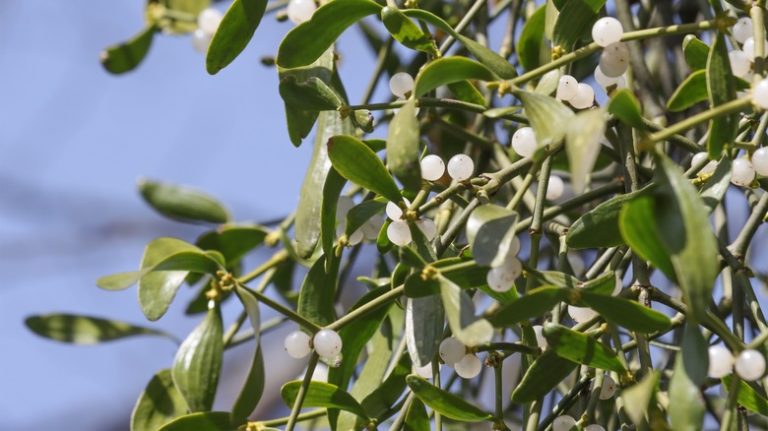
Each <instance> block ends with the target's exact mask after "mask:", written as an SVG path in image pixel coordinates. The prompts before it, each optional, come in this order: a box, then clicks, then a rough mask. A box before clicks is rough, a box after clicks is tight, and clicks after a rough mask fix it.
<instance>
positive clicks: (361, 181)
mask: <svg viewBox="0 0 768 431" xmlns="http://www.w3.org/2000/svg"><path fill="white" fill-rule="evenodd" d="M334 1H339V0H334ZM342 1H346V0H342ZM329 4H330V3H329ZM328 156H329V157H330V159H331V163H332V164H333V167H334V168H335V169H336V170H337V171H338V172H339V174H341V176H342V177H344V178H346V179H348V180H350V181H352V182H353V183H355V184H357V185H360V186H362V187H365V188H366V189H368V190H370V191H372V192H374V193H377V194H380V195H382V196H384V197H385V198H387V199H388V200H390V201H392V202H400V201H401V200H402V199H401V198H400V190H399V189H398V188H397V185H396V184H395V180H394V179H392V176H390V175H389V172H387V168H385V167H384V163H383V162H382V161H381V159H379V157H378V156H377V155H376V153H374V152H373V151H372V150H371V149H370V148H368V146H367V145H365V144H364V143H363V142H361V141H360V140H358V139H356V138H354V137H352V136H345V135H342V136H334V137H333V138H331V139H329V140H328Z"/></svg>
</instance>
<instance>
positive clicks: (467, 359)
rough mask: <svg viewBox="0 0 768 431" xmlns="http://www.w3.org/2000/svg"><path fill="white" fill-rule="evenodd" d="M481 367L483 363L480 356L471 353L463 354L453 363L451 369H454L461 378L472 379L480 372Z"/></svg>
mask: <svg viewBox="0 0 768 431" xmlns="http://www.w3.org/2000/svg"><path fill="white" fill-rule="evenodd" d="M482 368H483V363H482V361H480V358H478V357H477V356H475V355H473V354H471V353H470V354H467V355H464V357H463V358H461V360H459V361H458V362H456V363H455V364H453V369H454V370H456V374H458V375H459V377H461V378H462V379H473V378H475V377H477V375H478V374H480V370H481V369H482Z"/></svg>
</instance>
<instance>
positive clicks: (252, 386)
mask: <svg viewBox="0 0 768 431" xmlns="http://www.w3.org/2000/svg"><path fill="white" fill-rule="evenodd" d="M235 293H237V297H238V298H239V299H240V302H241V303H242V304H243V308H244V309H245V311H246V313H247V314H248V320H250V322H251V327H252V328H253V333H254V341H253V344H254V345H255V346H256V348H255V349H254V353H253V360H252V361H251V368H250V369H249V370H248V375H247V376H246V378H245V382H244V383H243V387H242V389H240V394H239V395H238V396H237V399H236V400H235V404H234V405H233V406H232V416H231V418H232V422H233V423H243V422H245V421H246V419H248V416H249V415H250V414H251V413H252V412H253V410H254V409H255V408H256V406H257V405H258V404H259V401H260V400H261V397H262V395H263V394H264V386H265V381H264V357H263V354H262V350H261V344H260V341H261V313H260V312H259V301H258V299H257V298H256V296H255V295H254V294H253V293H252V292H251V291H250V290H248V289H245V288H242V287H240V286H237V287H235Z"/></svg>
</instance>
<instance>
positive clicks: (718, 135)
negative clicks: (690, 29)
mask: <svg viewBox="0 0 768 431" xmlns="http://www.w3.org/2000/svg"><path fill="white" fill-rule="evenodd" d="M707 91H708V92H709V105H710V108H713V109H714V108H716V107H717V106H720V105H722V104H725V103H728V102H730V101H732V100H735V99H736V84H735V82H734V79H733V74H732V73H731V61H730V59H729V57H728V46H727V45H726V43H725V35H723V33H719V32H718V33H717V36H716V37H715V42H714V43H713V44H712V49H711V50H710V52H709V57H708V58H707ZM738 123H739V117H738V114H736V113H733V114H729V115H720V116H717V117H715V118H713V119H712V120H710V122H709V138H708V140H707V152H708V153H709V157H710V158H711V159H719V158H720V155H721V153H722V152H723V147H724V146H725V145H726V144H730V143H731V142H733V140H734V138H735V137H736V131H737V128H738Z"/></svg>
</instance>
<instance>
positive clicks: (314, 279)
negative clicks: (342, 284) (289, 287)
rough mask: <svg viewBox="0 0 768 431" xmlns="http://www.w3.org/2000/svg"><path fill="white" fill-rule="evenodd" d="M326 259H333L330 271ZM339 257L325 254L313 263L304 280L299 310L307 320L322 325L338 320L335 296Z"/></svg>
mask: <svg viewBox="0 0 768 431" xmlns="http://www.w3.org/2000/svg"><path fill="white" fill-rule="evenodd" d="M326 259H330V260H331V263H332V264H331V266H330V269H331V270H330V271H328V272H326ZM338 270H339V259H338V258H336V257H335V256H333V255H331V256H330V257H329V256H326V255H323V256H321V257H320V258H319V259H317V260H316V261H315V263H313V264H312V268H310V269H309V272H308V273H307V276H306V277H304V282H303V283H302V284H301V292H300V293H299V303H298V307H297V311H298V313H299V314H300V315H302V316H303V317H305V318H307V320H309V321H311V322H314V323H316V324H318V325H320V326H325V325H328V324H329V323H331V322H333V321H334V320H336V312H335V311H334V309H333V298H334V296H335V294H336V281H337V280H336V277H337V275H338V274H337V273H338Z"/></svg>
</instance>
